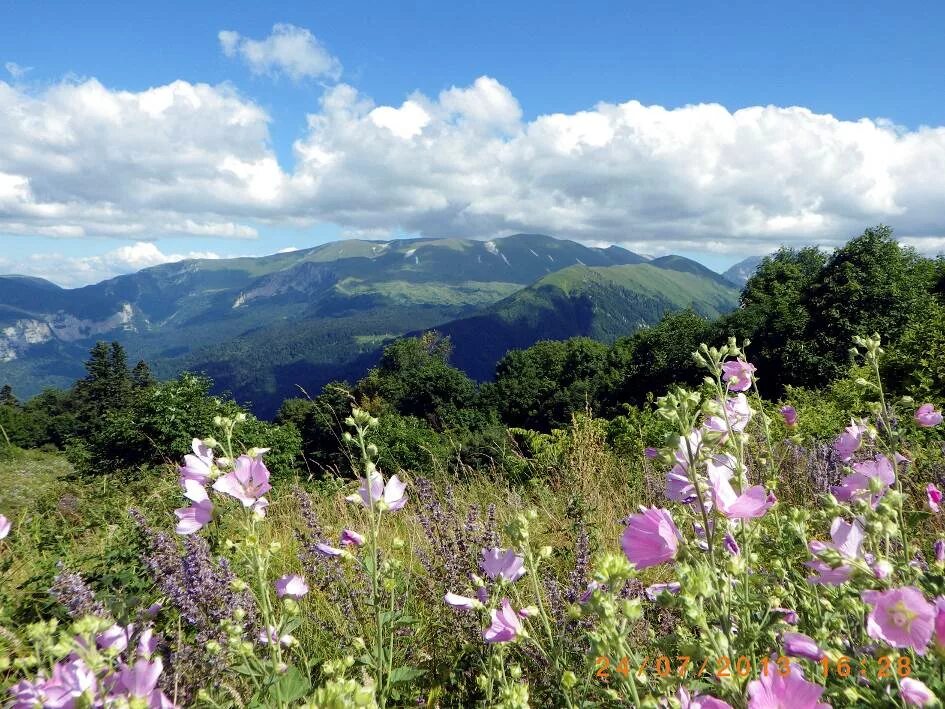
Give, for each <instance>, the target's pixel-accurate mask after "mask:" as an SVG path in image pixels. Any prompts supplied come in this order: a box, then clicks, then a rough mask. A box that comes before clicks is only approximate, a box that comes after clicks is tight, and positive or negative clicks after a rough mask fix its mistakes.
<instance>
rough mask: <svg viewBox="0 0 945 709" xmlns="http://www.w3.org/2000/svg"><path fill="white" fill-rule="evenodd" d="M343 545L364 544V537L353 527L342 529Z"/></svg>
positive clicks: (357, 545)
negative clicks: (352, 528)
mask: <svg viewBox="0 0 945 709" xmlns="http://www.w3.org/2000/svg"><path fill="white" fill-rule="evenodd" d="M341 545H342V546H345V547H348V546H356V547H359V546H363V545H364V537H363V536H362V535H360V534H358V533H357V532H355V531H353V530H351V529H343V530H341Z"/></svg>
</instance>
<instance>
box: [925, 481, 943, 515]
mask: <svg viewBox="0 0 945 709" xmlns="http://www.w3.org/2000/svg"><path fill="white" fill-rule="evenodd" d="M925 494H926V495H927V496H928V498H929V509H930V510H932V512H934V513H935V514H938V513H939V512H940V511H941V509H942V508H941V504H942V491H941V490H939V489H938V488H937V487H935V485H933V484H932V483H929V484H928V486H927V487H926V488H925Z"/></svg>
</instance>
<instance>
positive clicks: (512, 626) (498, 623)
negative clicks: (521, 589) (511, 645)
mask: <svg viewBox="0 0 945 709" xmlns="http://www.w3.org/2000/svg"><path fill="white" fill-rule="evenodd" d="M491 615H492V625H490V626H489V627H488V628H487V629H486V630H485V632H484V633H483V634H482V637H483V638H484V639H485V641H486V642H487V643H507V642H511V641H513V640H515V639H516V638H518V637H519V636H520V635H521V634H522V631H523V630H524V626H522V620H521V618H519V615H518V613H516V612H515V611H514V610H513V609H512V605H511V604H510V603H509V599H507V598H503V599H502V604H501V606H500V607H499V608H498V609H497V610H493V611H492V613H491Z"/></svg>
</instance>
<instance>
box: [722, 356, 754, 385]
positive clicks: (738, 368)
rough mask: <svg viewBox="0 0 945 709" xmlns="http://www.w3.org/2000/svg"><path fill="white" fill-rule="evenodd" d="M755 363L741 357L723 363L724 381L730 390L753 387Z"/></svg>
mask: <svg viewBox="0 0 945 709" xmlns="http://www.w3.org/2000/svg"><path fill="white" fill-rule="evenodd" d="M754 373H755V365H753V364H751V363H750V362H745V361H743V360H740V359H730V360H729V361H728V362H726V363H725V364H723V365H722V381H724V382H725V383H726V384H727V385H728V388H729V390H730V391H745V390H746V389H748V388H749V387H751V378H752V375H753V374H754Z"/></svg>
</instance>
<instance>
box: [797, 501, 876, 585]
mask: <svg viewBox="0 0 945 709" xmlns="http://www.w3.org/2000/svg"><path fill="white" fill-rule="evenodd" d="M865 536H866V535H865V533H864V531H863V527H862V526H861V525H860V523H859V522H858V521H853V522H852V523H851V522H847V521H845V520H844V519H843V518H842V517H835V518H834V520H833V524H831V525H830V538H831V541H830V542H821V541H817V540H814V541H812V542H811V543H810V544H808V548H809V549H810V552H811V554H814V555H818V554H822V553H823V552H825V551H827V550H828V549H833V550H835V551H838V552H840V556H841V557H843V558H844V559H847V560H850V561H854V560H856V559H859V558H860V547H861V546H862V544H863V540H864V538H865ZM804 565H805V566H807V567H808V568H809V569H811V570H812V571H814V572H816V575H815V576H809V577H808V578H807V581H808V583H813V584H825V585H828V586H839V585H840V584H842V583H846V582H847V581H849V580H850V577H851V576H852V575H853V567H852V566H850V565H849V564H846V563H841V564H840V565H839V566H837V567H836V568H832V567H831V566H830V565H829V564H827V563H826V562H824V561H821V560H819V559H818V560H815V561H808V562H805V564H804Z"/></svg>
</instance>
